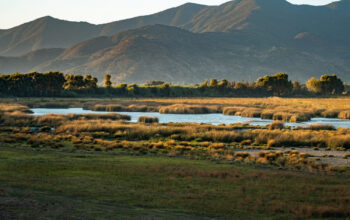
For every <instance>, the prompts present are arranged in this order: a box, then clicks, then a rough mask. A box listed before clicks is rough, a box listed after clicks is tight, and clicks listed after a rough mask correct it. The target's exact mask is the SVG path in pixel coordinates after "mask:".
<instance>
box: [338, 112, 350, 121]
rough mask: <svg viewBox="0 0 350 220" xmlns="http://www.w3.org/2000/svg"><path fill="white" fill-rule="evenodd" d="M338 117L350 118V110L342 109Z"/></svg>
mask: <svg viewBox="0 0 350 220" xmlns="http://www.w3.org/2000/svg"><path fill="white" fill-rule="evenodd" d="M338 118H340V119H350V111H342V112H340V113H339V115H338Z"/></svg>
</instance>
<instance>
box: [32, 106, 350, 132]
mask: <svg viewBox="0 0 350 220" xmlns="http://www.w3.org/2000/svg"><path fill="white" fill-rule="evenodd" d="M31 110H32V111H33V115H36V116H40V115H46V114H106V113H109V112H96V111H91V110H84V109H82V108H67V109H54V108H34V109H31ZM116 113H118V114H125V115H130V116H131V122H137V120H138V118H139V117H140V116H153V117H158V119H159V122H160V123H169V122H195V123H206V124H213V125H218V124H234V123H249V124H251V125H267V124H270V123H271V122H272V120H266V119H260V118H246V117H240V116H227V115H223V114H159V113H158V112H116ZM316 123H318V124H331V125H333V126H334V127H336V128H338V127H343V128H350V120H342V119H333V118H332V119H330V118H313V119H311V120H310V121H308V122H300V123H286V125H289V126H292V127H295V126H303V127H304V126H307V125H310V124H316Z"/></svg>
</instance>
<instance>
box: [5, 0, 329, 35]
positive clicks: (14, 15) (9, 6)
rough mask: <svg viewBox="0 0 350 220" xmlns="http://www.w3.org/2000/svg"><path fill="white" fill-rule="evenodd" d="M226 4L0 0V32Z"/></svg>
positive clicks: (204, 0)
mask: <svg viewBox="0 0 350 220" xmlns="http://www.w3.org/2000/svg"><path fill="white" fill-rule="evenodd" d="M227 1H229V0H171V1H169V0H0V29H7V28H11V27H14V26H17V25H20V24H22V23H25V22H28V21H32V20H34V19H36V18H39V17H43V16H47V15H50V16H52V17H55V18H59V19H63V20H69V21H87V22H89V23H93V24H102V23H108V22H112V21H117V20H121V19H125V18H131V17H135V16H139V15H147V14H153V13H156V12H159V11H162V10H165V9H168V8H171V7H176V6H179V5H182V4H184V3H186V2H193V3H199V4H205V5H219V4H222V3H224V2H227ZM266 1H268V0H266ZM288 1H289V2H291V3H293V4H311V5H324V4H328V3H330V2H333V1H335V0H288Z"/></svg>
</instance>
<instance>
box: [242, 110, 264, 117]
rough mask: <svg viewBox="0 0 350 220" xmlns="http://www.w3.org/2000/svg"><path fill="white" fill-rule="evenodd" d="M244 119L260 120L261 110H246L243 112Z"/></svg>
mask: <svg viewBox="0 0 350 220" xmlns="http://www.w3.org/2000/svg"><path fill="white" fill-rule="evenodd" d="M241 116H242V117H249V118H260V116H261V110H260V109H257V108H248V109H244V110H243V111H242V112H241Z"/></svg>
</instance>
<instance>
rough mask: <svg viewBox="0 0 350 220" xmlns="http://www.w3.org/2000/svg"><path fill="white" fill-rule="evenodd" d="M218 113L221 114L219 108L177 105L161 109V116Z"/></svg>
mask: <svg viewBox="0 0 350 220" xmlns="http://www.w3.org/2000/svg"><path fill="white" fill-rule="evenodd" d="M218 112H220V109H219V108H218V107H217V106H203V105H183V104H175V105H169V106H163V107H160V108H159V113H161V114H208V113H218Z"/></svg>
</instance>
